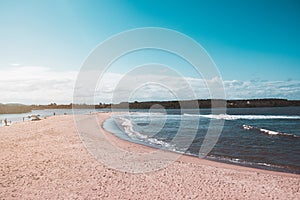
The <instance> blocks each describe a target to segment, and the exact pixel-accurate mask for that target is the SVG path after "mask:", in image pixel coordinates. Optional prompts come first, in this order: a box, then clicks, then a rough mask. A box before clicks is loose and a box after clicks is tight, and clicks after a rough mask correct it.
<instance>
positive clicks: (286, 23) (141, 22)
mask: <svg viewBox="0 0 300 200" xmlns="http://www.w3.org/2000/svg"><path fill="white" fill-rule="evenodd" d="M299 19H300V3H299V1H297V0H294V1H292V0H288V1H278V0H272V1H271V0H268V1H267V0H263V1H237V0H236V1H231V0H229V1H215V0H212V1H168V0H165V1H159V0H152V1H146V0H145V1H139V0H128V1H125V0H123V1H121V0H118V1H117V0H107V1H105V0H98V1H96V0H68V1H67V0H51V1H50V0H49V1H47V0H42V1H39V0H27V1H22V0H19V1H16V0H0V25H1V31H0V71H1V72H2V73H10V72H11V70H16V68H19V69H20V71H21V70H22V69H28V67H30V69H31V70H33V71H32V72H33V73H35V71H34V69H41V68H45V69H44V72H45V73H46V72H47V71H48V72H51V73H52V74H53V73H58V74H59V73H60V72H61V73H64V72H68V73H71V72H76V71H78V70H79V69H80V66H81V64H82V62H83V61H84V60H85V58H86V57H87V56H88V54H89V53H90V52H91V51H92V50H93V49H94V48H95V47H96V46H97V45H98V44H99V43H101V42H102V41H104V40H105V39H107V38H108V37H110V36H112V35H114V34H117V33H119V32H122V31H125V30H128V29H133V28H140V27H149V26H154V27H164V28H169V29H174V30H177V31H179V32H182V33H184V34H186V35H188V36H190V37H192V38H193V39H195V40H196V41H197V42H198V43H199V44H201V45H202V46H203V47H204V48H205V49H206V50H207V52H208V53H209V54H210V56H211V57H212V59H213V60H214V61H215V63H216V64H217V66H218V68H219V71H220V73H221V75H222V78H223V80H225V81H239V82H242V83H245V82H247V83H248V82H249V83H254V81H256V83H257V84H260V85H259V86H260V87H261V88H263V85H264V84H267V85H269V83H270V84H271V85H272V84H273V86H274V88H273V89H274V91H275V90H276V88H277V87H278V88H280V87H282V85H280V84H279V83H281V84H284V85H286V84H287V82H290V83H291V87H293V88H291V90H290V91H289V86H286V88H285V90H282V92H281V93H280V94H275V93H274V95H272V94H269V93H266V92H267V91H265V93H264V92H262V93H261V94H260V95H258V94H257V95H255V93H253V94H252V95H250V94H251V91H248V93H247V94H245V96H243V93H241V94H240V95H236V94H237V93H235V94H228V97H229V98H255V97H281V98H289V99H300V91H299V86H300V84H299V83H298V81H300V76H299V74H300V20H299ZM115 72H116V71H115ZM121 72H122V71H120V73H121ZM186 74H187V76H192V71H189V70H188V69H186ZM61 77H65V76H63V75H61ZM16 81H17V80H16ZM278 84H279V85H278ZM17 85H18V84H17ZM20 87H22V86H20ZM12 90H13V86H12ZM17 90H21V88H18V89H16V91H17ZM254 90H255V89H254ZM2 92H3V91H2ZM253 92H255V91H253ZM284 92H286V93H284ZM15 93H16V92H15ZM15 93H14V95H15V96H13V94H6V96H7V98H5V99H4V98H3V99H2V100H1V99H0V101H4V102H6V101H18V102H22V101H23V102H25V103H28V101H29V98H28V100H22V98H21V97H17V96H18V95H16V94H15ZM58 94H60V92H57V94H56V95H57V96H59V95H58ZM70 94H71V93H70ZM263 95H266V96H263ZM2 96H5V95H4V94H3V95H2ZM10 97H11V98H12V99H11V100H10V99H9V98H10ZM52 100H53V101H58V102H59V101H61V102H64V101H69V99H65V100H64V98H60V97H57V98H53V99H52ZM34 101H36V102H46V100H45V99H42V98H38V97H37V98H36V100H34Z"/></svg>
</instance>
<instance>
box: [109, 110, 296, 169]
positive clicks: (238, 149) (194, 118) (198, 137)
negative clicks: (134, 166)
mask: <svg viewBox="0 0 300 200" xmlns="http://www.w3.org/2000/svg"><path fill="white" fill-rule="evenodd" d="M212 120H214V121H218V120H222V121H224V126H223V127H221V128H222V129H221V130H222V131H221V134H220V136H219V138H218V140H217V143H216V144H215V145H214V146H213V148H212V150H211V151H210V152H209V153H208V155H207V156H206V157H205V158H206V159H209V160H214V161H219V162H225V163H231V164H237V165H243V166H248V167H254V168H261V169H268V170H275V171H283V172H289V173H297V174H300V107H276V108H229V109H227V111H226V114H220V115H212V114H211V110H210V109H201V110H200V114H199V113H198V114H195V113H194V111H193V110H178V109H169V110H166V112H162V111H161V110H151V113H149V110H130V112H129V113H126V114H119V115H114V116H112V117H111V118H110V119H108V120H106V121H105V123H104V128H105V129H106V130H107V131H110V132H112V133H113V134H115V135H116V136H118V137H120V138H121V139H124V140H128V141H130V142H135V143H139V144H143V145H147V146H151V147H155V148H160V149H165V150H169V151H175V152H180V153H184V154H187V155H191V156H199V150H200V148H201V146H202V145H203V141H204V138H205V136H206V134H207V131H208V130H209V129H214V128H216V127H211V124H210V122H211V121H212ZM195 124H196V125H197V126H195ZM221 124H222V123H221ZM219 128H220V127H219ZM179 130H180V135H181V136H180V137H176V135H177V134H178V132H179ZM191 133H195V134H191ZM190 137H193V138H192V140H191V142H190V143H187V142H186V141H188V140H190ZM175 138H176V139H175ZM182 144H183V145H182ZM187 144H189V145H188V146H185V145H187Z"/></svg>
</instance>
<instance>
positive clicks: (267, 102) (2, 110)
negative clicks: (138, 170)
mask: <svg viewBox="0 0 300 200" xmlns="http://www.w3.org/2000/svg"><path fill="white" fill-rule="evenodd" d="M212 101H214V102H215V105H218V104H219V105H220V106H221V107H224V106H226V107H227V108H258V107H287V106H300V100H288V99H244V100H222V99H214V100H212V99H199V100H182V101H145V102H137V101H135V102H121V103H119V104H106V103H99V104H96V105H89V104H72V103H70V104H56V103H51V104H48V105H22V104H1V103H0V114H17V113H27V112H31V111H32V110H44V109H105V108H108V109H110V108H112V107H113V108H130V109H150V108H151V106H153V105H156V104H159V105H161V106H163V107H164V108H165V109H180V108H181V107H182V105H184V107H185V108H189V105H195V104H194V103H197V104H198V105H199V108H211V106H212V103H211V102H212ZM190 108H194V106H192V107H190Z"/></svg>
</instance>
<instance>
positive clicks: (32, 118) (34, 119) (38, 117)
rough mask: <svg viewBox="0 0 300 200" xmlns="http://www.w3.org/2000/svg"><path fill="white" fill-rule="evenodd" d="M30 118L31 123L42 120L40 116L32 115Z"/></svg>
mask: <svg viewBox="0 0 300 200" xmlns="http://www.w3.org/2000/svg"><path fill="white" fill-rule="evenodd" d="M28 118H29V119H31V121H39V120H41V118H40V115H30V116H28Z"/></svg>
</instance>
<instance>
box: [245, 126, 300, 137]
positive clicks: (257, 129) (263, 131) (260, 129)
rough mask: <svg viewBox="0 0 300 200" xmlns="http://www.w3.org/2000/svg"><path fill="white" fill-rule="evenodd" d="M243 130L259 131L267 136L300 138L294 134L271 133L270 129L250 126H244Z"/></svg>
mask: <svg viewBox="0 0 300 200" xmlns="http://www.w3.org/2000/svg"><path fill="white" fill-rule="evenodd" d="M243 129H245V130H256V131H259V132H261V133H264V134H267V135H278V136H289V137H296V138H299V136H298V135H294V134H290V133H282V132H277V131H271V130H268V129H264V128H258V127H255V126H250V125H245V124H244V125H243Z"/></svg>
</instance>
